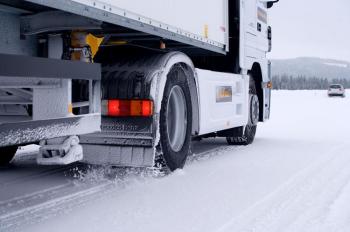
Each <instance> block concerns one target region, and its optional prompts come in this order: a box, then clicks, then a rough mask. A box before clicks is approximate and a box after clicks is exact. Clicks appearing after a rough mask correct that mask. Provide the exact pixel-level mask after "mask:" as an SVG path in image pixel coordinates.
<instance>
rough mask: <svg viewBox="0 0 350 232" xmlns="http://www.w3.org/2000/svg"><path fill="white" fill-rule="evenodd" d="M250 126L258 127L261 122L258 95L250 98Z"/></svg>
mask: <svg viewBox="0 0 350 232" xmlns="http://www.w3.org/2000/svg"><path fill="white" fill-rule="evenodd" d="M249 114H250V117H249V118H250V122H249V123H250V124H251V125H256V124H258V121H259V99H258V96H257V95H251V96H250V112H249Z"/></svg>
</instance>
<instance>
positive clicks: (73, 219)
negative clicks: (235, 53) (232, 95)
mask: <svg viewBox="0 0 350 232" xmlns="http://www.w3.org/2000/svg"><path fill="white" fill-rule="evenodd" d="M349 118H350V98H344V99H343V98H328V97H327V96H326V93H325V92H324V91H278V92H277V91H276V92H273V106H272V117H271V120H270V121H269V122H267V123H265V124H261V125H259V129H258V135H257V138H256V141H255V142H254V144H253V145H251V146H248V147H228V146H226V143H225V141H224V140H223V139H208V140H203V141H201V142H195V143H194V146H193V150H194V152H195V153H197V154H198V155H195V156H194V157H191V158H190V159H189V163H188V165H187V166H186V167H185V168H184V170H181V171H176V172H175V173H173V174H171V175H169V176H166V177H162V178H157V177H154V176H152V174H151V173H148V172H147V171H141V172H140V171H139V170H110V169H103V168H93V169H90V168H88V167H86V166H85V165H80V164H78V165H72V166H69V167H64V168H60V167H49V168H48V167H38V166H36V165H35V164H34V160H33V159H32V158H33V155H30V154H29V155H24V154H22V155H21V154H20V155H18V157H17V160H16V162H15V163H14V166H13V167H12V168H11V169H0V186H1V188H0V231H9V230H19V231H29V232H31V231H33V232H34V231H35V232H36V231H45V232H46V231H121V232H129V231H130V232H137V231H143V232H144V231H152V232H154V231H174V232H175V231H176V232H177V231H181V232H186V231H191V232H192V231H198V232H205V231H208V232H209V231H213V232H226V231H227V232H236V231H258V232H260V231H261V232H262V231H266V232H267V231H268V232H274V231H276V232H277V231H278V232H280V231H295V232H300V231H307V232H309V231H315V232H316V231H317V232H319V231H321V232H322V231H325V232H326V231H327V232H328V231H344V232H346V231H350V204H349V201H350V168H349V167H350V141H349V139H350V124H349V122H348V121H349Z"/></svg>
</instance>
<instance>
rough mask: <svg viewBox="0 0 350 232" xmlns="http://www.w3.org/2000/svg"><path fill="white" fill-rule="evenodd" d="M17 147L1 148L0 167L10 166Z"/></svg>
mask: <svg viewBox="0 0 350 232" xmlns="http://www.w3.org/2000/svg"><path fill="white" fill-rule="evenodd" d="M17 148H18V147H17V146H11V147H0V166H6V165H8V164H9V163H10V162H11V160H12V159H13V157H15V154H16V152H17Z"/></svg>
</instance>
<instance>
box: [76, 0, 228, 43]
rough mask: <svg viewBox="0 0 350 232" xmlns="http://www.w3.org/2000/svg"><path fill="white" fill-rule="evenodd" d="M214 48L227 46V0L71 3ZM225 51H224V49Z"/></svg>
mask: <svg viewBox="0 0 350 232" xmlns="http://www.w3.org/2000/svg"><path fill="white" fill-rule="evenodd" d="M73 1H74V2H78V3H81V4H84V5H87V6H89V7H91V6H94V7H96V8H102V9H105V10H106V11H109V12H112V13H117V14H118V12H119V13H121V14H123V16H125V17H127V18H131V19H135V20H139V21H145V22H143V23H148V24H152V25H153V26H156V27H160V28H162V29H168V30H175V31H174V32H175V33H178V34H182V35H185V36H189V37H192V38H194V39H197V40H202V41H203V42H205V43H210V44H212V45H216V46H227V43H228V0H208V1H202V0H191V1H187V0H167V1H164V0H147V1H140V0H139V1H137V0H103V1H94V0H73ZM226 49H227V48H226Z"/></svg>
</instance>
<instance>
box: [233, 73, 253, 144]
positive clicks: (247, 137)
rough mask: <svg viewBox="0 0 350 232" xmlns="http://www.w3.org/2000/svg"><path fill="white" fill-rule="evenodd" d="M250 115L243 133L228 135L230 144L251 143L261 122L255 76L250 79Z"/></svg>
mask: <svg viewBox="0 0 350 232" xmlns="http://www.w3.org/2000/svg"><path fill="white" fill-rule="evenodd" d="M248 104H249V117H248V124H247V125H246V126H245V127H244V128H243V134H242V135H241V136H236V137H226V140H227V143H228V144H230V145H249V144H251V143H253V141H254V138H255V134H256V129H257V124H258V122H259V98H258V94H257V90H256V85H255V81H254V79H253V77H252V76H251V77H250V79H249V103H248Z"/></svg>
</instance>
